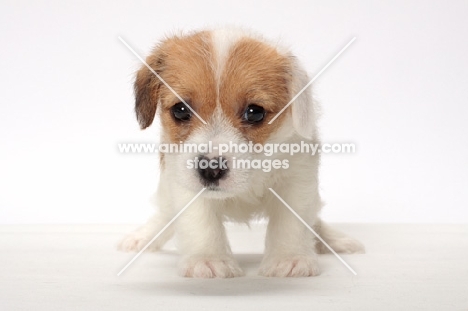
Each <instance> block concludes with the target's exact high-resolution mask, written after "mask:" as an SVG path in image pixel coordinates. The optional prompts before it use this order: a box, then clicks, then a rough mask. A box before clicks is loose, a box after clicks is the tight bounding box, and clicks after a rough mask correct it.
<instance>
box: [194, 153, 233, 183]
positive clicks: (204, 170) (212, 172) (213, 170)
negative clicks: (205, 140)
mask: <svg viewBox="0 0 468 311" xmlns="http://www.w3.org/2000/svg"><path fill="white" fill-rule="evenodd" d="M197 170H198V174H199V176H200V180H201V182H202V184H203V185H205V186H217V185H218V183H219V180H220V179H222V178H225V177H226V176H227V174H228V171H229V168H228V166H227V160H226V159H225V158H223V157H217V158H212V159H210V158H208V157H206V156H200V157H198V168H197Z"/></svg>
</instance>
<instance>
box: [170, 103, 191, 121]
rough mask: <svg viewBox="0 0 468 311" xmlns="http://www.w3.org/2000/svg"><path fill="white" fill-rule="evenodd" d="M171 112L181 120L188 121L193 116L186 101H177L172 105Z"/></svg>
mask: <svg viewBox="0 0 468 311" xmlns="http://www.w3.org/2000/svg"><path fill="white" fill-rule="evenodd" d="M171 112H172V115H173V116H174V118H175V119H176V120H179V121H188V120H190V118H191V117H192V113H191V112H190V110H189V109H188V108H187V106H185V104H184V103H177V104H175V105H174V106H172V108H171Z"/></svg>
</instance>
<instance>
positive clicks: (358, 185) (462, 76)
mask: <svg viewBox="0 0 468 311" xmlns="http://www.w3.org/2000/svg"><path fill="white" fill-rule="evenodd" d="M467 11H468V2H467V1H465V0H458V1H450V2H447V1H442V0H431V1H420V0H418V1H406V0H391V1H390V0H389V1H372V2H370V1H366V0H357V1H336V0H332V1H260V2H255V4H253V2H252V1H249V0H237V1H232V2H230V3H228V2H226V1H223V2H220V1H214V0H201V1H183V0H171V1H118V0H117V1H110V0H97V1H92V2H88V3H86V2H77V1H45V0H42V1H2V3H1V8H0V20H1V25H2V27H0V39H1V44H2V48H1V49H0V69H1V70H0V85H1V92H0V103H1V105H0V145H1V152H0V172H1V173H0V174H1V178H0V188H1V189H2V195H1V196H0V223H127V222H132V223H142V222H144V221H145V220H146V218H147V217H148V216H149V214H150V213H151V207H149V204H148V200H147V198H148V197H149V196H150V195H151V192H152V191H153V190H154V189H155V188H156V182H157V173H158V163H157V156H156V155H154V156H151V155H140V156H138V155H135V156H130V155H121V154H118V153H117V144H118V143H119V142H133V141H145V142H149V141H154V140H156V139H157V137H158V135H157V132H158V130H157V128H156V127H153V128H150V129H149V130H147V131H146V132H140V131H139V128H138V125H137V122H136V120H135V117H134V113H133V98H132V86H131V83H132V80H133V72H134V70H135V69H136V68H137V67H138V66H139V65H140V64H139V63H138V60H137V59H136V58H135V57H134V56H133V55H132V54H131V53H130V52H129V51H128V50H126V48H125V47H124V46H123V44H122V43H121V42H120V41H119V40H118V39H117V38H118V36H119V35H120V36H122V37H124V38H125V39H126V40H127V41H128V42H129V43H130V44H132V46H134V48H135V49H136V50H137V51H139V52H141V54H142V55H145V54H147V53H148V52H149V50H150V48H151V47H152V46H153V45H154V44H155V42H156V41H158V40H159V39H161V38H162V37H163V36H164V35H165V34H168V33H171V32H173V31H174V30H176V29H185V30H193V29H198V28H200V27H203V26H206V25H224V24H237V25H241V26H245V27H251V28H253V29H256V30H258V31H259V32H260V33H263V34H265V35H266V36H268V37H271V38H276V37H280V38H282V41H283V42H285V43H287V44H289V45H290V46H291V48H292V50H293V51H294V52H295V53H296V54H297V55H298V57H299V58H300V59H301V60H302V61H303V62H304V64H305V66H306V68H307V70H308V72H309V73H310V75H311V76H313V75H314V74H315V73H317V72H318V71H319V70H320V69H321V68H322V66H324V65H325V64H326V63H327V62H328V61H329V60H330V59H331V58H332V57H333V55H334V54H335V53H336V52H338V51H339V49H341V47H342V46H343V45H344V44H346V42H348V41H349V40H350V39H351V38H352V37H353V36H356V37H357V40H356V41H355V43H353V45H352V46H351V47H350V48H349V50H347V51H346V52H345V53H344V54H343V55H342V56H341V57H340V58H339V59H338V60H337V61H336V62H335V63H334V64H333V65H332V66H331V67H330V68H328V69H327V71H326V72H324V74H323V75H322V76H321V77H320V78H319V79H318V80H317V81H316V82H317V83H316V84H315V94H316V95H317V97H318V98H319V100H320V101H321V103H322V106H323V112H324V116H323V119H322V122H321V133H322V135H323V140H324V141H325V142H353V143H356V144H357V149H358V152H357V153H356V154H354V155H333V156H324V157H323V161H322V163H323V165H322V170H321V175H322V189H323V192H324V199H325V200H326V201H327V202H328V203H329V207H327V208H326V209H325V210H324V217H325V218H326V219H328V220H330V221H337V222H426V223H428V222H429V223H430V222H433V223H440V222H446V223H450V222H464V223H467V222H468V209H467V208H466V207H467V204H468V192H467V191H466V189H467V188H468V166H467V165H466V159H467V158H468V144H466V143H465V142H466V132H467V130H468V128H467V126H468V122H466V120H467V119H468V105H467V104H466V99H467V98H468V88H467V87H466V85H467V84H468V58H467V57H466V55H468V40H466V34H467V33H468V20H467V18H466V13H467Z"/></svg>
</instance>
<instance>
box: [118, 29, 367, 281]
mask: <svg viewBox="0 0 468 311" xmlns="http://www.w3.org/2000/svg"><path fill="white" fill-rule="evenodd" d="M147 63H148V64H149V65H150V66H151V67H152V68H153V69H154V70H155V72H156V73H158V75H160V77H161V78H162V79H163V80H164V81H165V82H167V84H168V85H169V86H171V87H172V89H173V90H174V91H175V92H176V93H177V95H178V96H177V95H175V94H174V93H173V92H172V90H170V89H169V88H168V87H167V86H166V85H165V84H163V83H162V82H161V80H160V79H158V77H156V76H155V75H154V74H153V73H152V72H151V71H150V70H148V69H147V68H146V67H145V66H143V67H142V69H140V71H139V72H138V74H137V78H136V82H135V94H136V112H137V117H138V120H139V122H140V124H141V126H142V128H146V127H147V126H149V125H151V123H152V121H153V118H154V115H155V113H156V111H158V113H159V115H160V118H161V123H162V135H161V142H162V143H180V142H181V141H182V142H185V143H187V144H201V143H207V142H208V141H211V142H212V143H213V144H214V145H215V146H216V145H217V144H223V143H234V144H237V145H239V144H248V143H249V142H252V144H261V145H265V144H270V143H272V144H273V143H289V144H291V143H300V142H301V141H304V142H307V143H318V142H319V140H318V137H317V130H316V117H317V112H316V111H317V107H316V106H315V103H314V102H313V100H312V98H311V95H310V92H308V91H307V90H306V91H305V92H303V93H302V94H301V95H300V96H299V97H298V98H297V99H296V100H295V101H294V103H293V104H292V105H291V106H290V107H288V108H287V109H286V110H285V111H284V112H283V113H282V114H280V115H279V117H278V118H277V119H276V120H275V121H274V122H272V124H268V122H269V121H270V120H272V119H273V117H274V116H275V115H276V114H277V113H278V112H279V111H281V109H283V107H285V106H286V104H287V103H288V102H289V101H290V100H291V99H292V98H293V97H294V96H295V95H296V94H298V93H299V91H300V90H301V89H302V88H303V87H304V86H305V85H306V84H307V83H308V78H307V75H306V73H305V71H304V70H303V69H302V68H301V66H300V64H299V63H298V62H297V60H296V59H295V58H294V57H293V56H292V55H291V54H289V52H288V51H287V50H286V49H284V48H281V47H278V46H274V45H272V44H271V43H269V42H267V41H265V40H264V39H262V38H260V37H258V36H256V35H252V34H249V33H246V32H245V31H241V30H233V29H230V30H227V29H221V30H214V31H204V32H198V33H195V34H192V35H188V36H180V37H172V38H169V39H167V40H166V41H164V42H163V43H162V44H160V45H159V46H158V47H157V48H156V49H155V50H154V51H153V53H152V54H151V55H150V56H149V57H148V58H147ZM179 96H180V97H181V98H182V99H184V101H185V102H186V103H188V104H189V105H190V106H191V108H192V109H193V110H194V111H195V112H196V113H197V114H198V115H199V116H200V117H201V118H203V120H206V123H207V124H204V123H203V122H202V121H201V120H199V119H198V118H197V117H196V116H195V115H194V114H191V113H188V112H187V111H185V110H184V108H183V106H182V108H179V109H182V110H180V111H178V110H176V112H174V111H175V110H174V109H175V108H177V107H181V106H180V105H181V104H180V101H181V100H180V98H179ZM249 109H251V110H249ZM252 109H253V110H252ZM184 111H185V112H184ZM248 111H250V114H249V113H248ZM252 111H254V112H255V113H253V112H252ZM259 111H260V112H259ZM177 113H179V114H177ZM181 113H185V114H182V116H184V118H183V119H178V117H180V115H181ZM260 113H262V114H261V115H260ZM186 116H187V118H185V117H186ZM252 116H253V117H252ZM260 117H261V119H260V120H259V121H258V120H257V119H259V118H260ZM252 118H253V119H252ZM253 120H254V121H253ZM218 155H219V154H218V151H216V152H214V151H211V152H205V153H203V154H200V152H193V153H165V154H163V155H162V156H161V177H160V183H159V188H158V192H157V205H158V213H157V214H156V215H155V216H154V217H152V218H151V219H150V220H149V221H148V223H147V224H146V225H145V226H143V227H142V228H140V229H138V230H137V231H135V232H134V233H132V234H130V235H129V236H128V237H126V238H125V239H124V240H123V241H122V242H121V244H120V248H121V249H123V250H134V251H138V250H140V249H142V248H143V247H144V246H145V245H146V244H147V243H148V242H149V241H150V240H151V239H152V238H153V237H154V236H155V235H156V234H157V233H158V232H159V231H160V230H161V229H162V228H163V227H164V226H165V225H166V224H167V223H168V222H170V221H171V219H172V218H173V217H174V216H175V215H176V214H177V213H178V212H179V211H180V210H181V209H182V208H183V207H184V206H185V205H186V204H187V203H188V202H189V201H190V200H191V199H192V198H193V197H194V196H195V195H196V194H197V193H198V192H199V191H200V190H201V189H202V188H203V187H206V188H207V189H206V190H205V191H204V192H203V193H202V195H201V196H200V197H199V198H197V199H196V200H195V201H194V202H193V203H192V204H191V205H190V207H188V208H187V210H186V211H184V212H183V213H182V214H181V215H180V216H179V218H178V219H177V221H176V222H175V223H174V224H173V225H172V226H170V227H169V228H168V229H167V230H166V231H164V233H163V234H162V235H161V236H160V237H159V238H158V239H157V240H156V241H154V242H153V243H152V245H151V246H150V249H152V250H158V249H159V248H161V247H162V246H163V245H164V243H165V242H166V241H167V240H168V239H170V238H171V237H172V236H173V235H174V233H176V238H177V242H178V243H177V244H178V247H179V249H180V251H181V253H182V254H183V259H182V262H181V273H182V275H184V276H190V277H233V276H240V275H242V274H243V272H242V270H241V269H240V267H239V266H238V264H237V263H236V262H235V261H234V259H233V258H232V255H231V251H230V247H229V243H228V241H227V238H226V233H225V229H224V226H223V222H224V221H227V220H231V221H238V222H248V221H249V220H251V219H253V218H256V217H265V218H268V220H269V223H268V228H267V235H266V245H265V246H266V248H265V255H264V259H263V261H262V263H261V267H260V274H261V275H265V276H312V275H316V274H318V272H319V269H318V265H317V258H316V253H317V251H323V250H325V248H324V247H322V246H320V245H315V244H316V243H315V237H314V235H313V234H312V233H311V232H310V231H309V230H308V229H307V228H306V227H305V226H304V225H303V224H302V223H300V221H299V220H298V219H297V218H296V217H295V216H294V215H293V214H292V213H291V211H289V210H288V209H287V208H286V207H285V206H284V204H283V203H282V202H281V201H279V200H278V199H277V198H276V197H275V196H274V195H273V194H272V193H271V192H270V191H269V189H268V188H272V189H273V190H274V191H276V192H277V193H278V194H279V196H281V197H282V198H283V199H284V201H285V202H287V203H288V204H289V205H290V206H291V207H292V208H293V209H294V210H295V211H296V212H297V213H298V214H299V215H300V216H301V218H303V219H304V220H305V221H306V222H307V223H308V224H309V225H311V226H313V227H314V228H315V229H316V230H317V231H318V233H319V234H320V235H321V236H322V238H323V239H324V240H325V241H327V242H328V244H329V245H330V246H331V247H332V248H334V250H335V251H337V252H357V251H362V250H363V247H362V245H361V244H360V243H359V242H358V241H356V240H353V239H351V238H348V237H346V236H345V235H343V234H341V233H338V232H336V231H333V230H332V229H330V228H329V227H326V226H325V225H324V224H322V223H321V222H320V220H319V218H318V213H319V211H320V209H321V206H322V203H321V200H320V195H319V191H318V165H319V156H318V154H317V155H315V156H311V155H310V154H307V153H299V154H295V155H289V154H287V153H275V154H273V155H272V156H271V157H267V156H266V155H264V154H261V153H255V152H253V153H242V152H239V151H236V150H234V151H230V152H227V153H225V154H223V159H224V160H226V161H227V163H228V167H229V169H228V170H227V171H226V172H221V173H223V174H221V173H220V171H214V172H213V171H209V172H207V171H201V170H195V169H187V161H190V160H191V159H194V158H196V157H199V156H203V157H205V158H207V159H213V158H215V157H217V156H218ZM239 159H243V160H253V159H256V160H261V161H263V160H273V159H277V160H279V161H285V160H286V161H287V162H288V163H289V167H288V168H287V169H272V170H271V171H269V172H265V171H264V170H261V169H246V168H234V161H235V160H239ZM213 174H214V175H213ZM221 175H222V176H221Z"/></svg>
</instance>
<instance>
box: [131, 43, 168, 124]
mask: <svg viewBox="0 0 468 311" xmlns="http://www.w3.org/2000/svg"><path fill="white" fill-rule="evenodd" d="M146 63H147V64H148V65H149V66H150V67H151V69H153V70H154V71H155V72H156V73H157V74H158V75H159V74H160V73H161V71H162V67H163V61H162V59H161V55H160V53H158V51H157V50H155V51H154V52H153V53H152V54H151V55H150V56H148V57H147V58H146ZM161 84H162V82H161V81H160V80H159V78H158V77H157V76H156V75H155V74H154V73H153V72H152V71H151V70H149V69H148V67H146V65H142V66H141V68H140V70H138V72H137V74H136V78H135V83H134V85H133V88H134V92H135V113H136V117H137V120H138V122H139V123H140V127H141V129H145V128H147V127H148V126H150V125H151V123H153V120H154V116H155V115H156V108H157V106H158V101H159V90H160V88H161Z"/></svg>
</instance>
